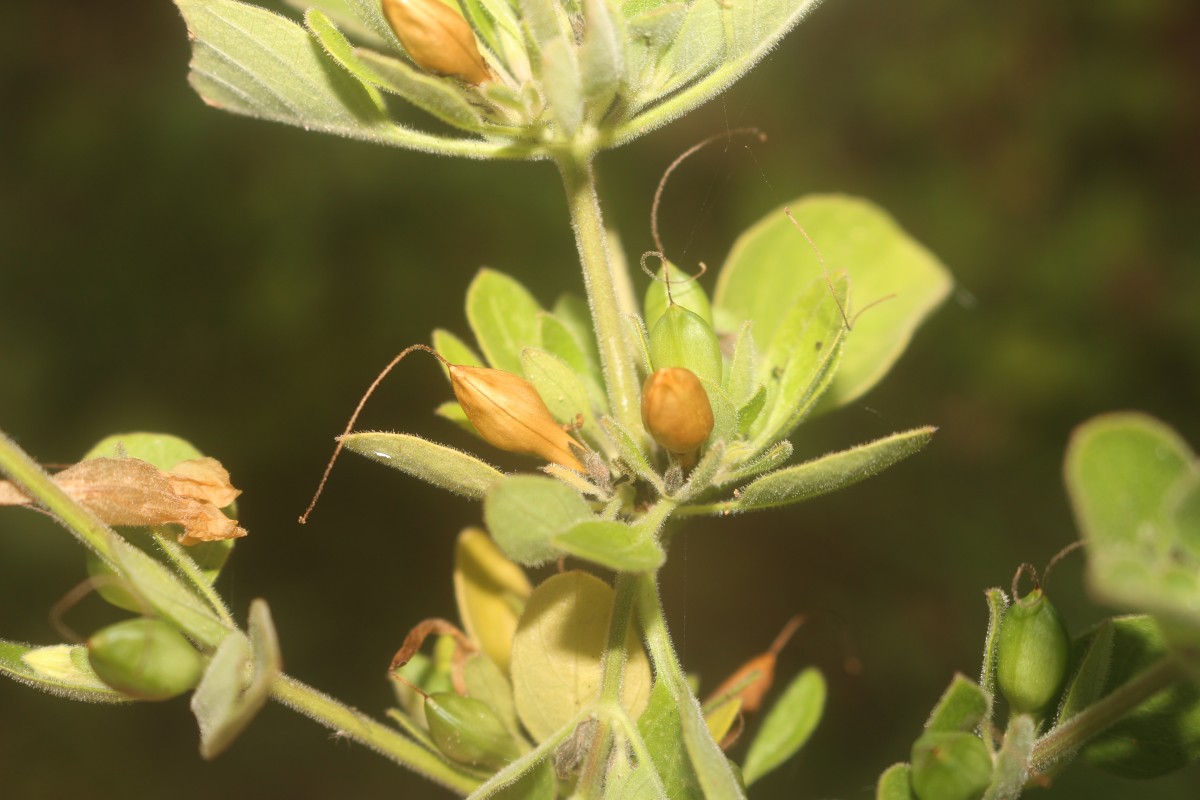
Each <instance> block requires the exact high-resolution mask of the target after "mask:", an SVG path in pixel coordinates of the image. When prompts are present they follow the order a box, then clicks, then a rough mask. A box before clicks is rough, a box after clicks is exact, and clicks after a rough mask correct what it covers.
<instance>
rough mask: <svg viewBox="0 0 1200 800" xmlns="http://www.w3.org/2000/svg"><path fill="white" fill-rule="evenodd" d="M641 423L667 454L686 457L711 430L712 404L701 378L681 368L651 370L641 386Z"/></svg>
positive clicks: (702, 442) (706, 437) (705, 438)
mask: <svg viewBox="0 0 1200 800" xmlns="http://www.w3.org/2000/svg"><path fill="white" fill-rule="evenodd" d="M642 423H643V424H644V425H645V426H646V430H648V431H649V432H650V435H651V436H653V437H654V441H656V442H658V443H659V444H660V445H662V446H663V447H664V448H666V450H667V451H668V452H670V453H674V454H675V455H677V456H681V457H687V456H690V455H691V454H692V453H694V452H695V450H696V448H698V447H699V446H700V445H702V444H704V442H705V441H706V440H707V439H708V435H709V434H710V433H712V429H713V413H712V406H711V405H710V404H709V402H708V393H707V392H705V391H704V385H703V384H702V383H700V379H699V378H697V377H696V374H695V373H694V372H692V371H691V370H689V369H684V368H683V367H664V368H663V369H657V370H655V371H654V372H652V373H650V377H648V378H646V383H645V384H643V385H642Z"/></svg>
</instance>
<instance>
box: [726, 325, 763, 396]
mask: <svg viewBox="0 0 1200 800" xmlns="http://www.w3.org/2000/svg"><path fill="white" fill-rule="evenodd" d="M753 327H754V323H753V322H750V321H746V322H743V323H742V328H741V330H740V331H739V332H738V337H737V344H735V345H734V347H733V359H732V360H731V361H730V362H729V374H728V376H727V377H726V386H725V388H726V390H727V391H728V392H729V397H730V399H731V400H733V402H734V403H736V404H737V405H739V406H744V405H746V404H747V403H749V402H750V401H751V400H752V399H753V398H754V396H755V395H756V394H757V393H758V391H759V390H760V388H761V387H760V385H759V383H758V380H757V373H756V371H755V363H754V362H755V361H757V355H758V351H757V350H756V348H755V346H754V334H753V332H752V330H751V329H752V328H753Z"/></svg>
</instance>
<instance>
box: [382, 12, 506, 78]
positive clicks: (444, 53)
mask: <svg viewBox="0 0 1200 800" xmlns="http://www.w3.org/2000/svg"><path fill="white" fill-rule="evenodd" d="M383 15H384V16H385V17H386V18H387V21H388V25H390V26H391V28H392V31H394V32H395V34H396V38H397V39H399V40H400V44H402V45H404V49H405V51H406V52H407V53H408V55H409V57H410V58H412V60H413V61H414V62H415V63H416V65H417V66H419V67H420V68H421V69H424V70H426V71H428V72H433V73H435V74H438V75H449V76H451V77H454V78H461V79H462V80H464V81H466V82H467V83H474V84H479V83H483V82H484V81H489V80H491V79H492V72H491V70H489V69H488V66H487V62H485V61H484V60H483V56H482V55H480V53H479V47H478V46H477V45H476V44H475V34H474V32H473V31H472V30H471V26H470V24H469V23H468V22H467V21H466V20H465V19H463V17H462V15H461V14H459V13H458V12H457V11H455V10H454V9H452V8H450V7H449V6H447V5H446V4H445V3H442V2H441V0H383Z"/></svg>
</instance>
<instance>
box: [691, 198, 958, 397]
mask: <svg viewBox="0 0 1200 800" xmlns="http://www.w3.org/2000/svg"><path fill="white" fill-rule="evenodd" d="M791 208H792V213H793V216H795V217H796V219H797V220H798V221H799V222H800V223H801V224H802V225H803V226H804V228H805V230H806V231H807V232H808V234H809V236H810V237H812V240H813V241H814V242H815V243H816V244H817V245H818V246H819V247H820V250H821V253H822V254H823V256H824V259H825V262H826V264H828V265H829V268H830V270H831V271H833V270H836V271H839V272H840V271H843V270H844V271H846V272H848V273H849V276H850V279H851V280H852V282H853V285H854V295H853V300H854V307H852V308H848V309H847V310H848V312H849V313H850V314H853V313H854V311H855V308H863V307H864V306H865V304H868V303H872V302H874V301H876V300H879V299H881V298H883V297H886V296H888V295H889V294H895V297H894V298H892V299H889V300H887V301H885V302H881V303H880V304H879V305H877V306H875V307H873V308H870V309H868V310H866V311H865V313H863V314H862V316H861V317H859V318H858V319H857V320H856V321H855V323H854V329H853V330H852V331H851V332H850V333H849V334H848V335H847V337H846V348H845V353H844V354H843V358H842V363H841V365H840V366H839V369H838V374H837V376H836V378H835V379H834V383H833V386H832V387H831V388H830V390H829V393H828V395H827V396H826V397H825V398H824V400H823V401H822V403H821V408H823V409H824V408H832V407H835V406H839V405H844V404H845V403H848V402H850V401H851V400H854V399H855V398H857V397H860V396H861V395H863V394H864V393H866V392H867V391H868V390H869V389H870V388H871V387H872V386H874V385H875V384H876V383H878V382H879V381H880V380H881V379H882V378H883V376H884V375H885V374H886V373H887V371H888V370H889V369H890V368H891V366H892V364H894V363H895V362H896V360H897V359H898V358H899V357H900V354H901V353H902V352H903V350H904V348H905V347H906V346H907V345H908V342H909V340H910V339H911V338H912V334H913V332H914V331H915V329H916V327H917V326H918V325H919V324H920V323H921V322H922V321H923V320H924V319H925V317H927V316H928V315H929V314H930V313H931V312H932V310H933V309H934V308H936V307H937V306H938V305H939V304H940V303H941V302H942V301H943V300H944V299H945V297H946V295H947V294H948V293H949V291H950V287H951V279H950V276H949V273H948V272H947V271H946V269H945V267H943V266H942V264H941V263H940V262H939V261H938V260H937V259H936V258H935V257H934V256H933V255H931V254H930V253H929V252H928V251H927V250H925V248H923V247H922V246H921V245H920V244H919V243H917V242H916V241H915V240H913V239H912V238H911V237H910V236H909V235H908V234H907V233H905V232H904V231H903V230H902V229H901V228H900V227H899V226H898V225H896V223H895V221H893V220H892V218H891V217H890V216H888V215H887V214H886V212H884V211H883V210H882V209H880V208H878V207H877V206H875V205H874V204H872V203H870V202H868V201H866V200H861V199H858V198H853V197H846V196H840V195H817V196H811V197H807V198H800V199H797V200H795V201H793V202H792V203H791ZM814 281H815V282H819V283H823V282H824V278H823V273H822V271H821V265H820V263H819V261H818V260H817V257H816V254H815V253H814V252H813V250H812V248H811V247H810V246H809V244H808V242H807V241H805V239H804V237H803V236H802V235H801V234H800V232H799V231H797V230H796V229H795V227H794V226H793V225H792V224H791V221H790V220H788V219H787V217H786V216H785V215H784V214H783V211H782V209H779V210H776V211H774V212H771V213H770V214H768V215H767V216H766V217H764V218H763V219H762V220H760V221H759V222H758V223H757V224H755V225H754V226H753V227H751V228H750V229H748V230H747V231H746V232H745V233H744V234H742V236H741V237H739V238H738V240H737V242H736V243H735V244H734V246H733V250H732V251H731V252H730V255H729V258H728V259H727V260H726V262H725V266H724V268H723V269H722V270H721V274H720V277H719V278H718V281H717V290H716V297H715V299H714V303H715V305H716V306H717V307H718V308H720V309H721V310H723V311H725V312H728V313H729V314H730V315H732V316H733V317H734V318H735V319H737V320H754V326H755V327H754V330H755V334H756V336H757V337H758V339H759V340H760V341H767V342H769V341H771V337H772V336H773V335H774V333H775V331H776V330H777V328H778V327H779V325H781V324H782V322H783V320H784V319H785V317H786V315H787V312H788V309H790V308H791V307H792V305H793V304H794V303H795V302H796V301H797V300H798V299H799V298H800V297H801V296H802V295H803V294H804V293H805V292H806V291H808V290H809V289H810V288H811V285H812V284H813V282H814ZM763 286H770V287H771V291H769V292H764V291H762V290H761V287H763Z"/></svg>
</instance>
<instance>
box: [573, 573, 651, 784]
mask: <svg viewBox="0 0 1200 800" xmlns="http://www.w3.org/2000/svg"><path fill="white" fill-rule="evenodd" d="M636 592H637V582H636V581H635V580H634V573H629V572H621V573H618V574H617V580H616V588H615V590H614V594H613V607H612V616H611V617H610V618H609V623H608V641H607V643H606V644H605V646H604V656H603V661H602V662H601V680H600V700H599V703H600V705H601V706H615V707H617V708H620V704H621V686H622V683H623V681H624V678H625V665H626V663H627V662H628V658H629V654H628V652H626V648H625V642H626V640H627V639H628V636H629V623H630V621H631V620H632V619H633V601H634V595H635V594H636ZM596 723H597V729H596V733H595V735H594V737H593V738H592V744H591V746H590V747H589V750H588V758H587V762H586V763H585V764H584V769H583V772H582V774H581V775H580V778H579V790H580V791H581V792H582V793H583V796H585V797H588V796H593V795H594V796H597V797H598V796H599V795H600V790H601V788H602V787H603V784H604V777H605V776H604V765H605V764H607V763H608V754H609V751H610V750H611V749H612V744H613V735H612V721H611V720H610V719H609V718H608V717H607V716H604V715H600V716H598V717H597V720H596Z"/></svg>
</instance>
